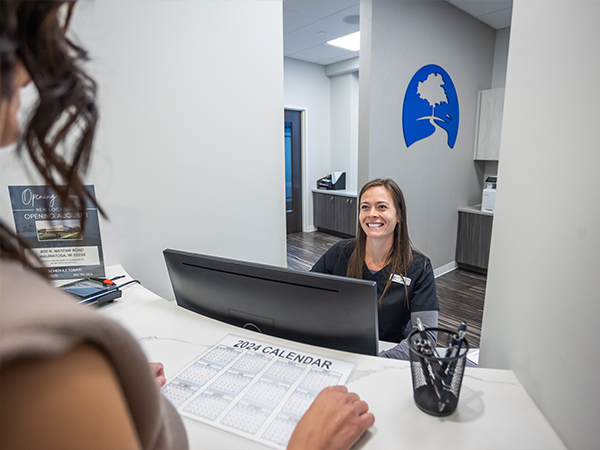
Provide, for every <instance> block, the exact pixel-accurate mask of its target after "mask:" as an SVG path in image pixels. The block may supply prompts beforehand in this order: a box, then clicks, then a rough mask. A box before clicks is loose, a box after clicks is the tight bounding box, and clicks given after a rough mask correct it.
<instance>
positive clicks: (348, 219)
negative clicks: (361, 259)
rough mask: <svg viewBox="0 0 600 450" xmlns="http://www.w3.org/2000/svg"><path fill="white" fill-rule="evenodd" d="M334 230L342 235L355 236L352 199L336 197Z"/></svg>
mask: <svg viewBox="0 0 600 450" xmlns="http://www.w3.org/2000/svg"><path fill="white" fill-rule="evenodd" d="M336 206H337V208H336V218H337V222H336V230H337V231H339V232H340V233H343V234H349V235H352V236H354V235H355V234H356V220H357V219H356V199H355V198H352V197H341V196H339V197H337V199H336Z"/></svg>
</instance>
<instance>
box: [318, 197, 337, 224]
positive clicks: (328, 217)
mask: <svg viewBox="0 0 600 450" xmlns="http://www.w3.org/2000/svg"><path fill="white" fill-rule="evenodd" d="M335 198H336V196H335V195H331V194H318V193H316V192H313V208H314V219H313V221H314V224H315V227H317V228H324V229H326V230H333V229H334V228H335Z"/></svg>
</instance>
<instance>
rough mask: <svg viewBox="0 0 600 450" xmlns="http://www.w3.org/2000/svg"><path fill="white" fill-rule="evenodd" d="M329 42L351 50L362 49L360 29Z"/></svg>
mask: <svg viewBox="0 0 600 450" xmlns="http://www.w3.org/2000/svg"><path fill="white" fill-rule="evenodd" d="M327 43H328V44H329V45H333V46H335V47H340V48H344V49H346V50H350V51H351V52H357V51H359V50H360V31H357V32H356V33H351V34H348V35H346V36H342V37H339V38H337V39H332V40H331V41H327Z"/></svg>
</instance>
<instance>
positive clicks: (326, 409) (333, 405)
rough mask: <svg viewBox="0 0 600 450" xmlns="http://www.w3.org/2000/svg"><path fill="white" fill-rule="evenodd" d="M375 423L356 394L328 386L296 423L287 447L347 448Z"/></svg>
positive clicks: (342, 387)
mask: <svg viewBox="0 0 600 450" xmlns="http://www.w3.org/2000/svg"><path fill="white" fill-rule="evenodd" d="M374 422H375V416H373V413H370V412H369V405H367V403H366V402H364V401H362V400H361V399H360V397H359V396H358V394H355V393H353V392H348V389H346V387H345V386H331V387H327V388H325V389H323V390H322V391H321V392H320V393H319V395H318V396H317V398H316V399H315V400H314V402H313V403H312V405H311V406H310V408H308V410H307V411H306V413H304V416H302V419H300V422H298V425H297V426H296V429H295V430H294V433H293V434H292V437H291V438H290V442H289V444H288V447H287V448H288V450H293V449H307V448H310V449H314V450H318V449H328V450H332V449H340V450H341V449H349V448H350V447H352V445H353V444H354V443H355V442H356V441H357V440H358V439H359V438H360V437H361V436H362V435H363V434H364V432H365V431H367V430H368V429H369V428H371V426H372V425H373V423H374Z"/></svg>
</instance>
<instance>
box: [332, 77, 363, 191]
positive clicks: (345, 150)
mask: <svg viewBox="0 0 600 450" xmlns="http://www.w3.org/2000/svg"><path fill="white" fill-rule="evenodd" d="M357 166H358V72H350V73H345V74H341V75H336V76H331V171H332V172H333V171H340V172H346V189H348V190H353V191H356V190H357V180H356V178H357V172H358V167H357Z"/></svg>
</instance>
